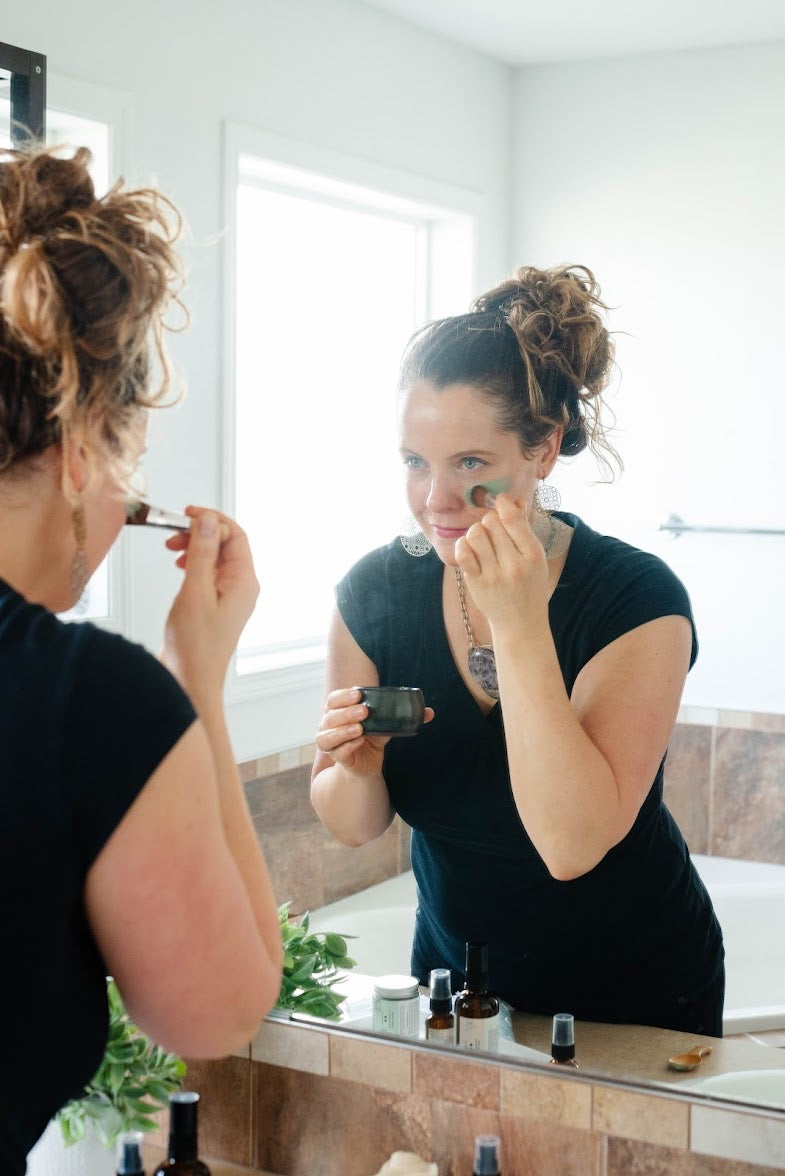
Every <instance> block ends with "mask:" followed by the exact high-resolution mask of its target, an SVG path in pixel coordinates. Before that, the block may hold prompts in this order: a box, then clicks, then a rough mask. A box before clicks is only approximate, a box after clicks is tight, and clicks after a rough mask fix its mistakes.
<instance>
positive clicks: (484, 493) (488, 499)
mask: <svg viewBox="0 0 785 1176" xmlns="http://www.w3.org/2000/svg"><path fill="white" fill-rule="evenodd" d="M511 485H512V481H511V479H510V478H496V479H495V480H494V481H490V482H479V483H478V484H477V485H476V486H471V487H470V488H469V489H468V490H467V491H466V494H465V498H466V501H467V502H468V503H469V504H470V505H471V506H480V507H485V509H486V510H491V508H492V507H493V506H494V505H495V503H496V495H497V494H504V493H505V492H506V491H507V490H509V488H510V486H511Z"/></svg>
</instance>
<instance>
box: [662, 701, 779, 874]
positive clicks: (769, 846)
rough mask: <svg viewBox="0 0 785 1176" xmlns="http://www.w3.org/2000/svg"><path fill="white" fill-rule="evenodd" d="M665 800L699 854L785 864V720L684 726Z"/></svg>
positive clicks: (733, 719)
mask: <svg viewBox="0 0 785 1176" xmlns="http://www.w3.org/2000/svg"><path fill="white" fill-rule="evenodd" d="M665 800H666V803H667V805H668V807H669V808H670V810H671V812H672V813H673V815H674V817H675V818H676V820H677V822H678V823H679V826H680V828H681V830H682V832H683V833H684V836H685V838H686V840H687V844H688V845H689V847H690V849H691V851H692V852H693V853H709V854H717V855H718V856H720V857H730V858H741V859H743V860H745V861H759V862H779V863H782V864H785V716H783V715H756V714H742V713H741V712H735V711H734V712H719V713H718V715H717V720H716V722H713V723H711V724H710V725H705V724H703V723H700V724H699V723H690V722H680V723H679V724H678V725H677V727H676V730H675V731H674V733H673V737H672V739H671V744H670V749H669V751H668V759H667V761H666V764H665Z"/></svg>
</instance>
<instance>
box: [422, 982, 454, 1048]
mask: <svg viewBox="0 0 785 1176" xmlns="http://www.w3.org/2000/svg"><path fill="white" fill-rule="evenodd" d="M430 1007H431V1011H430V1012H429V1013H428V1016H427V1017H426V1018H425V1036H426V1038H427V1040H428V1041H446V1042H447V1043H448V1044H452V1043H454V1041H455V1017H454V1016H453V1011H452V988H451V986H450V969H449V968H432V969H431V995H430Z"/></svg>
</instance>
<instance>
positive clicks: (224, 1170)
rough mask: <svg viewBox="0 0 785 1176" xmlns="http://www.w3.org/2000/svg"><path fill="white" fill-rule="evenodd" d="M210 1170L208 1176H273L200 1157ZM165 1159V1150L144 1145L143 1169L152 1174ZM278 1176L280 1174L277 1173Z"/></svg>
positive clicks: (155, 1146)
mask: <svg viewBox="0 0 785 1176" xmlns="http://www.w3.org/2000/svg"><path fill="white" fill-rule="evenodd" d="M200 1158H201V1159H202V1160H203V1161H204V1163H205V1164H207V1166H208V1168H209V1169H210V1176H249V1173H253V1176H275V1174H274V1173H272V1172H263V1171H262V1170H261V1168H243V1167H242V1166H241V1165H240V1164H229V1163H227V1162H226V1160H211V1159H210V1157H209V1156H201V1157H200ZM165 1159H166V1150H165V1149H164V1148H162V1147H159V1146H158V1145H157V1144H154V1143H145V1145H144V1163H145V1169H146V1170H147V1171H148V1172H152V1171H153V1170H154V1168H155V1166H156V1165H157V1164H160V1163H161V1160H165ZM279 1176H280V1173H279Z"/></svg>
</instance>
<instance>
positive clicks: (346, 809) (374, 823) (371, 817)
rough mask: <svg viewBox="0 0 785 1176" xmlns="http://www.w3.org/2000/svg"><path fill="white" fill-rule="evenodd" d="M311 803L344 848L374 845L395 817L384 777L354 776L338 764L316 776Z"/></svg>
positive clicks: (323, 769)
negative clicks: (368, 843)
mask: <svg viewBox="0 0 785 1176" xmlns="http://www.w3.org/2000/svg"><path fill="white" fill-rule="evenodd" d="M317 768H318V763H317ZM311 802H312V804H313V807H314V809H315V810H316V813H317V814H318V816H319V819H320V821H321V822H322V824H323V825H324V826H325V828H326V829H328V830H329V832H330V833H331V834H332V835H333V837H335V839H336V840H337V841H341V842H342V843H343V844H344V845H352V846H357V845H365V844H366V842H368V841H374V840H375V839H376V838H377V837H381V835H382V833H384V831H385V829H387V828H388V827H389V825H390V823H391V822H392V819H393V817H394V816H395V811H394V809H393V807H392V805H391V804H390V794H389V792H388V791H387V785H386V784H385V782H384V777H383V776H381V775H376V776H356V775H352V774H351V773H350V772H347V771H346V769H345V768H343V767H342V766H341V764H338V763H328V765H327V766H326V767H323V768H322V769H321V770H320V771H317V772H316V773H315V774H314V776H313V779H312V781H311Z"/></svg>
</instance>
